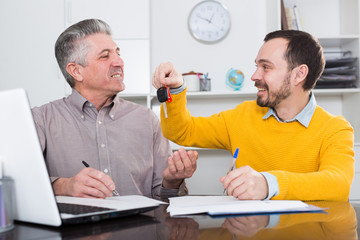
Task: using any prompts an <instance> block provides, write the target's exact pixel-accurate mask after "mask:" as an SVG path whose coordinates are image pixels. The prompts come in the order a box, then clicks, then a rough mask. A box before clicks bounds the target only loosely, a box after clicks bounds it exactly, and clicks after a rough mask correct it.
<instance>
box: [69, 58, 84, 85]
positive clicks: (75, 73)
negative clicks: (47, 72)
mask: <svg viewBox="0 0 360 240" xmlns="http://www.w3.org/2000/svg"><path fill="white" fill-rule="evenodd" d="M80 68H81V66H80V65H79V64H76V63H73V62H71V63H68V65H66V71H67V72H68V73H69V74H70V75H71V76H72V77H73V78H74V79H75V81H79V82H81V81H82V80H83V77H82V75H81V69H80Z"/></svg>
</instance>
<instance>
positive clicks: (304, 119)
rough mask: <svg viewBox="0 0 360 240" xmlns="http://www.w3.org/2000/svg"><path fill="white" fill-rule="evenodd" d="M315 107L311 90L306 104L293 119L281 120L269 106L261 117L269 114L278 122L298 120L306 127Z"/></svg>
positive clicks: (267, 116) (265, 117) (266, 117)
mask: <svg viewBox="0 0 360 240" xmlns="http://www.w3.org/2000/svg"><path fill="white" fill-rule="evenodd" d="M315 109H316V100H315V96H314V94H313V93H312V92H311V93H310V99H309V102H308V104H307V105H306V106H305V108H304V109H303V110H302V111H301V112H300V113H299V114H298V115H296V116H295V117H294V118H293V119H290V120H285V121H281V120H280V119H279V117H278V116H277V115H276V112H275V111H274V109H273V108H269V110H268V111H267V113H266V114H265V116H264V117H263V119H268V118H269V117H271V116H274V117H275V119H276V120H277V121H279V122H286V123H288V122H294V121H298V122H299V123H301V125H303V126H304V127H306V128H307V127H308V126H309V124H310V121H311V118H312V116H313V115H314V112H315Z"/></svg>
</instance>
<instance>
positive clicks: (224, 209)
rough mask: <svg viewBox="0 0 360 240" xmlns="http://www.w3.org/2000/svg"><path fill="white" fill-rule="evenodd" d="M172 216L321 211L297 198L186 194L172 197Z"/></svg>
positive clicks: (169, 210) (168, 209) (170, 207)
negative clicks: (244, 198)
mask: <svg viewBox="0 0 360 240" xmlns="http://www.w3.org/2000/svg"><path fill="white" fill-rule="evenodd" d="M169 200H170V206H169V207H168V208H167V211H168V212H169V213H170V215H171V216H177V215H189V214H199V213H207V214H209V215H233V214H259V213H281V212H311V211H321V209H320V208H317V207H315V206H312V205H308V204H306V203H304V202H302V201H295V200H265V201H262V200H238V199H236V198H234V197H232V196H184V197H174V198H170V199H169Z"/></svg>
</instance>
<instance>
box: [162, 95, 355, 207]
mask: <svg viewBox="0 0 360 240" xmlns="http://www.w3.org/2000/svg"><path fill="white" fill-rule="evenodd" d="M166 106H167V114H168V118H165V117H164V112H163V109H162V110H161V127H162V131H163V134H164V136H165V137H166V138H168V139H170V140H172V141H173V142H175V143H178V144H180V145H183V146H195V147H201V148H217V149H227V150H229V151H231V152H232V153H233V152H234V151H235V149H236V148H237V147H239V154H238V158H237V162H236V167H237V168H239V167H241V166H245V165H249V166H250V167H252V168H253V169H255V170H256V171H258V172H269V173H271V174H273V175H274V176H276V178H277V180H278V183H279V190H280V192H279V194H278V195H277V196H275V197H273V198H272V199H295V200H304V201H307V200H335V201H347V200H348V197H349V192H350V186H351V183H352V179H353V176H354V151H353V144H354V132H353V129H352V127H351V125H350V124H349V123H348V122H347V121H346V120H345V119H344V118H343V117H341V116H333V115H331V114H329V113H328V112H326V111H325V110H324V109H322V108H321V107H319V106H317V107H316V110H315V112H314V115H313V117H312V119H311V122H310V124H309V126H308V128H306V127H304V126H303V125H301V124H300V123H299V122H297V121H295V122H292V123H281V122H278V121H277V120H276V119H275V118H274V117H270V118H268V119H263V116H264V115H265V114H266V112H267V111H268V108H266V107H259V106H258V105H257V104H256V102H255V101H246V102H243V103H242V104H239V105H238V106H237V107H236V108H234V109H231V110H227V111H224V112H221V113H219V114H214V115H212V116H210V117H192V116H190V113H189V111H188V110H187V109H186V91H183V92H181V93H179V94H176V95H175V94H174V95H173V101H172V103H167V105H166Z"/></svg>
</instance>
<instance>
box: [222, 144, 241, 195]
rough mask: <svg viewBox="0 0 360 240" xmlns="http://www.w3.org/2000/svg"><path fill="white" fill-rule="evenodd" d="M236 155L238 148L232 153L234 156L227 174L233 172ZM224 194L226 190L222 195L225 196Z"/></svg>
mask: <svg viewBox="0 0 360 240" xmlns="http://www.w3.org/2000/svg"><path fill="white" fill-rule="evenodd" d="M238 153H239V148H236V150H235V152H234V155H233V161H232V164H231V166H230V169H229V171H228V173H229V172H231V171H232V170H234V168H235V163H236V159H237V156H238ZM225 193H226V189H224V193H223V195H225Z"/></svg>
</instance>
